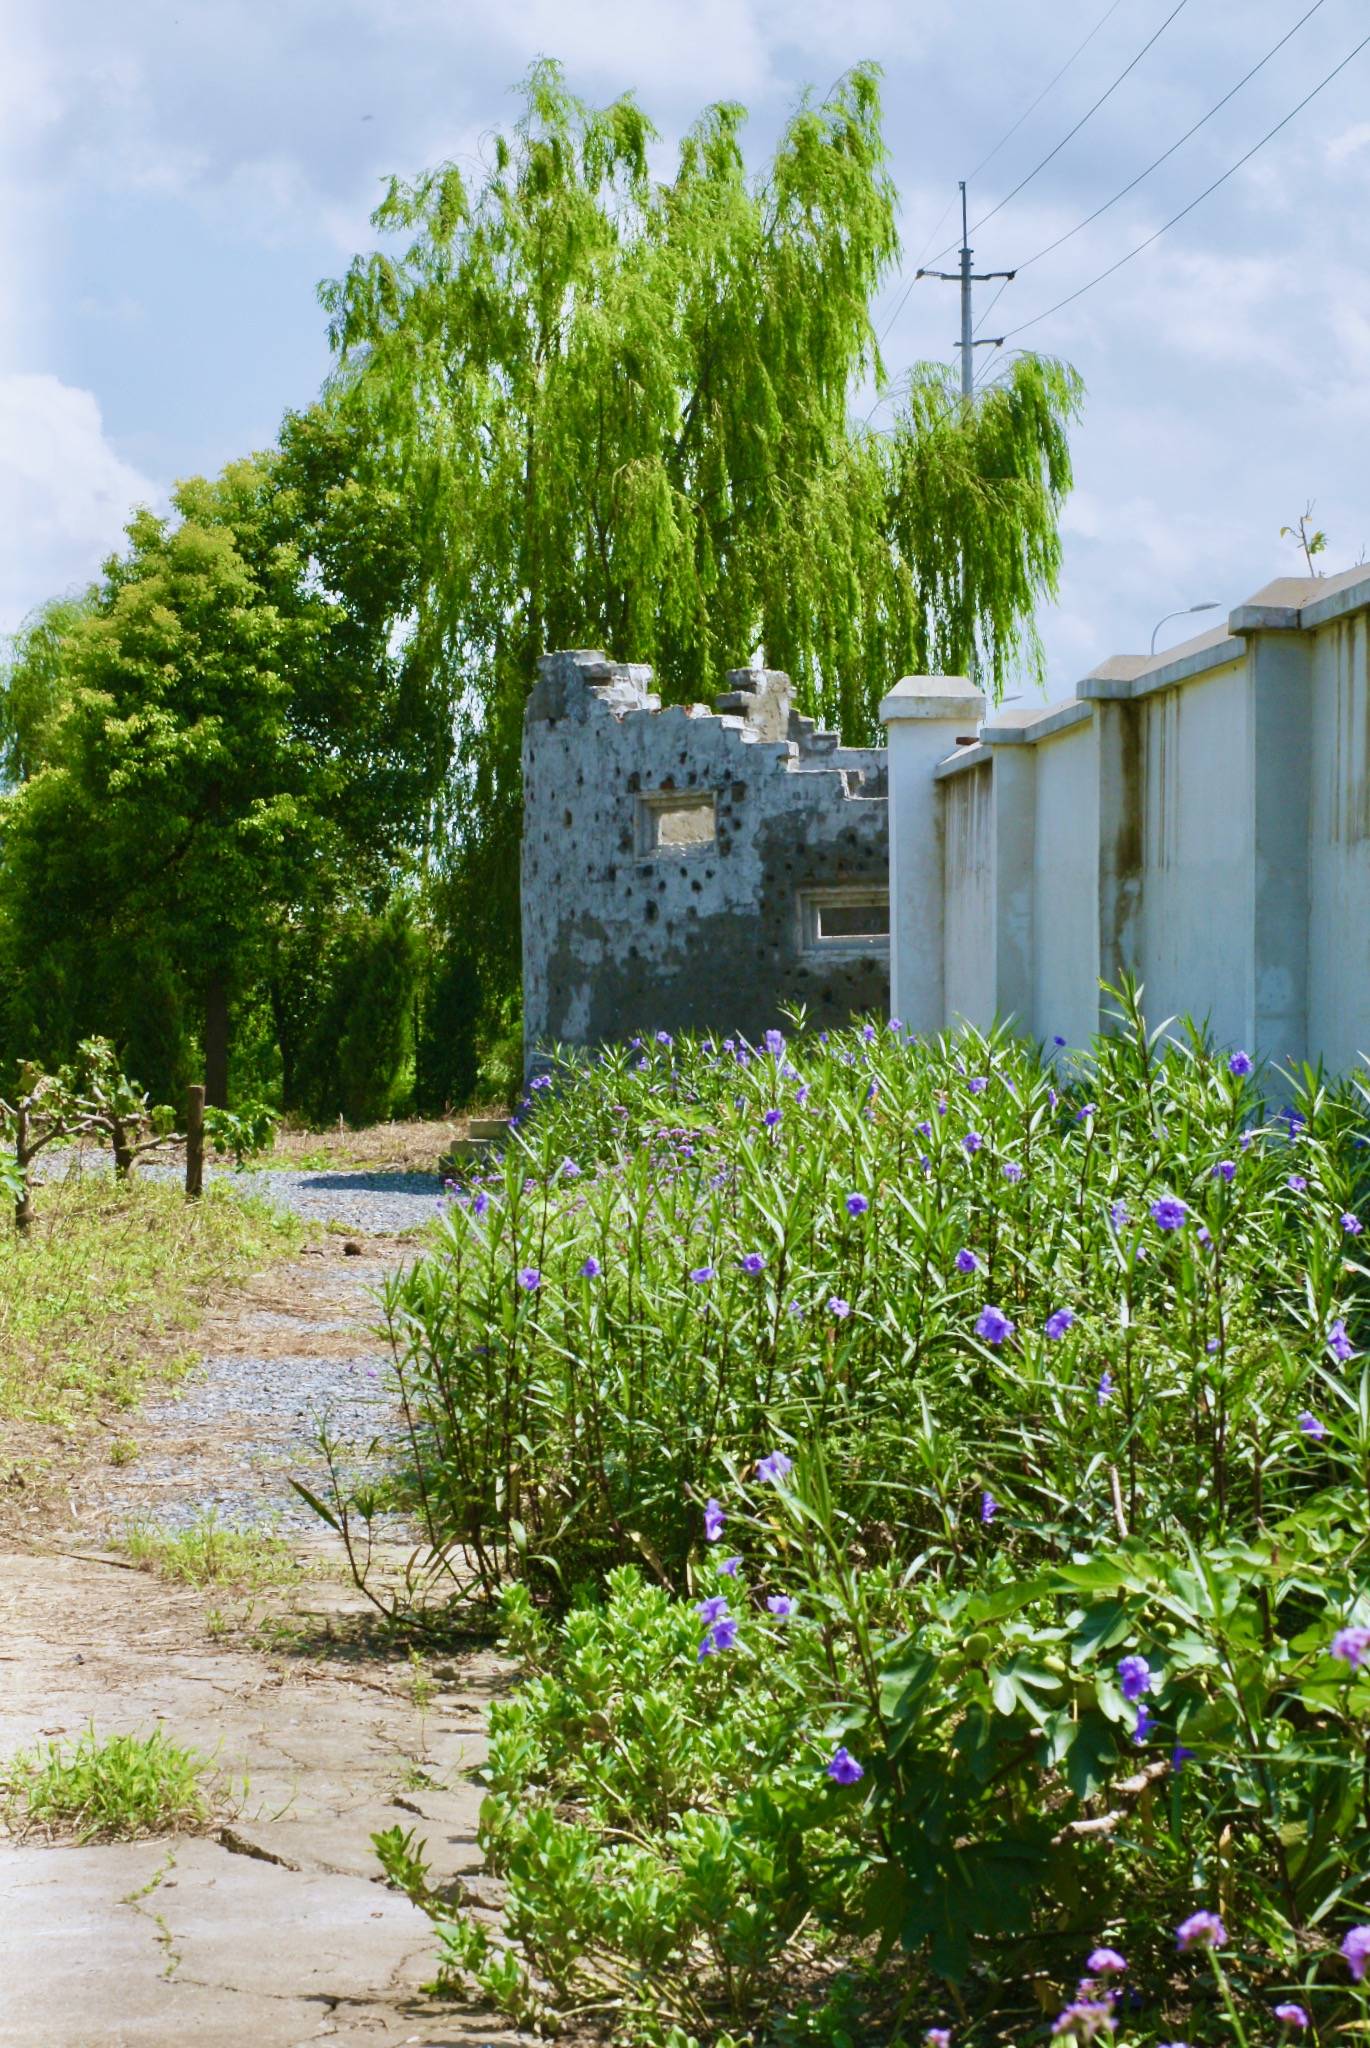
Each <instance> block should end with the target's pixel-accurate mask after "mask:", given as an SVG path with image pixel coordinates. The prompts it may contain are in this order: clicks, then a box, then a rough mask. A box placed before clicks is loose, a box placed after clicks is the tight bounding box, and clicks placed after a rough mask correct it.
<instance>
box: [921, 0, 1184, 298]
mask: <svg viewBox="0 0 1370 2048" xmlns="http://www.w3.org/2000/svg"><path fill="white" fill-rule="evenodd" d="M1188 5H1189V0H1177V5H1176V6H1174V7H1172V8H1171V10H1170V12H1169V14H1167V16H1166V18H1165V20H1164V21H1163V22H1162V23H1161V25H1160V27H1159V28H1158V29H1157V30H1156V31H1155V33H1154V34H1153V35H1151V36H1148V38H1147V40H1146V41H1145V42H1144V43H1143V44H1142V47H1141V49H1140V50H1138V52H1137V54H1136V56H1135V57H1134V58H1133V59H1132V60H1131V62H1130V63H1128V64H1125V65H1124V66H1123V68H1122V70H1121V71H1120V72H1119V73H1118V76H1117V77H1116V78H1115V79H1114V81H1113V83H1112V85H1110V86H1109V87H1108V88H1107V89H1106V90H1105V91H1104V92H1101V93H1100V95H1099V97H1098V99H1097V100H1095V102H1094V104H1093V106H1092V107H1089V108H1087V109H1086V111H1085V112H1084V113H1083V114H1081V116H1080V118H1079V120H1078V121H1077V122H1076V123H1075V126H1074V127H1073V128H1071V129H1069V130H1068V131H1067V133H1066V134H1064V135H1063V136H1062V137H1061V139H1060V141H1059V142H1058V143H1057V144H1056V146H1055V148H1054V149H1049V150H1048V151H1047V153H1046V155H1045V156H1044V157H1043V158H1042V159H1041V161H1040V162H1039V163H1035V164H1034V165H1033V167H1032V169H1031V170H1030V171H1029V172H1028V174H1027V176H1026V177H1025V178H1020V179H1019V180H1018V183H1017V184H1016V185H1015V186H1014V188H1013V190H1012V191H1011V192H1006V193H1005V194H1004V196H1003V198H1002V199H1001V200H999V201H998V202H997V204H996V205H994V206H991V208H990V209H989V212H988V213H982V214H981V215H980V218H979V220H977V221H976V222H975V225H974V226H973V227H972V229H971V233H972V234H973V235H974V234H978V233H979V231H980V229H981V228H982V227H983V226H984V224H985V222H986V221H987V220H993V218H994V216H995V214H996V213H1002V212H1003V210H1004V208H1005V207H1006V206H1007V205H1008V203H1009V201H1010V200H1011V199H1016V198H1017V197H1018V194H1019V193H1020V192H1021V191H1023V189H1024V188H1025V187H1026V186H1028V185H1030V184H1031V183H1032V181H1033V179H1034V178H1035V177H1036V176H1037V174H1038V172H1039V171H1044V170H1045V169H1046V167H1047V165H1048V164H1049V163H1050V162H1051V160H1052V158H1053V157H1057V156H1059V155H1060V154H1061V151H1062V150H1063V149H1064V148H1065V146H1066V144H1067V143H1068V142H1071V141H1073V140H1074V138H1075V137H1076V136H1077V135H1078V134H1079V132H1080V130H1081V129H1082V128H1083V127H1084V125H1085V123H1086V122H1087V121H1091V120H1093V118H1094V116H1095V115H1096V114H1097V113H1098V111H1099V109H1100V107H1102V106H1103V105H1104V103H1105V101H1106V100H1110V99H1112V97H1113V95H1114V93H1115V92H1116V91H1117V90H1118V87H1119V86H1120V85H1121V84H1122V82H1123V80H1124V79H1125V78H1126V77H1127V76H1128V74H1129V72H1132V71H1135V70H1136V68H1137V66H1138V65H1139V64H1140V63H1141V61H1142V59H1143V57H1145V55H1146V53H1147V51H1148V50H1149V49H1151V48H1152V46H1153V45H1154V44H1155V43H1157V42H1159V41H1160V39H1161V37H1162V36H1163V35H1164V34H1165V32H1166V30H1167V29H1168V28H1169V27H1170V24H1171V22H1172V21H1174V19H1175V17H1176V15H1177V14H1179V13H1181V12H1182V11H1183V9H1184V8H1186V7H1187V6H1188ZM955 247H956V244H955V243H954V242H948V244H947V247H946V249H939V250H938V252H937V254H936V255H935V256H934V257H933V259H932V261H933V262H934V263H940V262H941V260H942V258H943V257H944V256H945V255H946V254H947V251H948V250H950V249H954V248H955Z"/></svg>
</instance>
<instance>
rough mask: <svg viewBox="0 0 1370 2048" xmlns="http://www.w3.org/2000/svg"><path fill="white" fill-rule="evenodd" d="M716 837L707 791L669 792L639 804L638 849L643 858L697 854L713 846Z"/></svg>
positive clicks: (647, 798) (710, 793)
mask: <svg viewBox="0 0 1370 2048" xmlns="http://www.w3.org/2000/svg"><path fill="white" fill-rule="evenodd" d="M715 837H716V828H715V821H714V799H713V793H712V791H710V790H703V791H699V792H696V791H694V790H691V791H689V792H688V793H677V792H676V791H674V790H669V791H665V792H663V793H662V794H661V795H659V796H645V797H642V798H641V799H640V800H639V803H638V848H639V851H640V852H642V853H644V854H653V853H671V854H674V853H700V852H703V851H705V850H706V849H708V848H711V847H712V846H713V844H714V840H715Z"/></svg>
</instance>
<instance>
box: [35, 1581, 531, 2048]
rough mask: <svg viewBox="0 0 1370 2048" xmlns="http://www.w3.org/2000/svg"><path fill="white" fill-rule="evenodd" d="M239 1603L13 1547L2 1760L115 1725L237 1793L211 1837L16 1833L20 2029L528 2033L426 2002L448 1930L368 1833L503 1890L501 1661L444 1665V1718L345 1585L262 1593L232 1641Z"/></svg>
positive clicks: (81, 2035)
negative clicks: (482, 1771) (407, 1893)
mask: <svg viewBox="0 0 1370 2048" xmlns="http://www.w3.org/2000/svg"><path fill="white" fill-rule="evenodd" d="M224 1600H225V1596H224V1595H223V1593H222V1591H220V1592H218V1593H211V1594H208V1595H207V1594H205V1593H201V1592H196V1591H189V1590H184V1589H180V1588H175V1587H170V1586H167V1585H165V1584H163V1583H162V1582H160V1581H158V1580H156V1579H153V1578H150V1577H148V1576H147V1575H145V1574H143V1573H134V1572H127V1571H123V1570H121V1569H119V1568H118V1567H117V1566H116V1565H114V1564H111V1563H104V1562H99V1561H97V1554H96V1553H90V1554H89V1555H88V1556H87V1557H74V1556H61V1555H45V1554H33V1553H10V1554H7V1555H4V1556H0V1639H2V1640H3V1641H4V1645H5V1649H4V1659H3V1662H0V1757H4V1756H8V1755H10V1754H12V1753H13V1751H14V1750H15V1749H17V1748H19V1747H26V1746H30V1745H32V1744H34V1743H36V1742H41V1741H43V1740H45V1739H53V1740H58V1741H61V1740H64V1739H65V1740H69V1739H71V1738H72V1737H74V1736H76V1735H78V1734H79V1733H80V1732H81V1730H82V1729H84V1728H85V1727H87V1726H88V1725H90V1724H92V1723H93V1724H94V1725H95V1727H96V1728H97V1730H98V1731H99V1732H100V1733H101V1734H114V1733H117V1732H120V1731H124V1730H127V1731H136V1732H139V1733H146V1732H148V1731H149V1730H151V1729H153V1728H156V1727H160V1728H162V1729H163V1730H164V1732H165V1733H166V1735H167V1736H168V1738H169V1739H170V1740H173V1741H176V1742H178V1743H181V1744H184V1745H186V1746H188V1747H190V1748H193V1749H197V1750H199V1751H200V1752H201V1753H202V1754H203V1755H205V1756H207V1757H209V1758H210V1759H211V1760H212V1762H213V1765H214V1789H215V1794H216V1800H217V1802H218V1806H219V1811H218V1812H217V1813H216V1816H215V1820H214V1823H213V1825H212V1827H211V1829H210V1830H209V1832H208V1834H207V1835H204V1836H194V1835H181V1836H177V1837H174V1838H171V1839H168V1840H160V1841H153V1842H136V1843H129V1844H101V1845H91V1846H87V1847H78V1846H75V1845H72V1844H69V1843H59V1844H56V1845H51V1846H49V1845H46V1844H44V1843H43V1842H42V1841H41V1840H39V1839H38V1838H36V1837H32V1836H31V1837H29V1838H28V1839H27V1840H24V1841H20V1842H11V1844H10V1845H8V1846H4V1847H0V1890H2V1891H3V1896H4V1898H5V1902H6V1910H5V1912H4V1914H2V1915H0V2044H3V2048H10V2044H14V2048H21V2044H22V2048H95V2044H97V2043H98V2044H106V2043H107V2044H109V2048H123V2044H124V2043H128V2044H130V2048H132V2044H134V2043H136V2044H137V2048H182V2044H184V2043H185V2042H188V2041H194V2042H195V2043H196V2044H197V2048H218V2044H220V2043H222V2044H223V2048H230V2044H231V2048H239V2044H243V2043H248V2042H250V2043H252V2044H254V2048H278V2044H279V2048H287V2044H294V2043H296V2042H306V2041H314V2040H327V2041H338V2040H344V2041H350V2040H356V2041H358V2042H360V2041H368V2042H371V2041H376V2042H391V2041H393V2042H401V2041H406V2042H414V2043H423V2044H428V2048H436V2044H439V2043H443V2042H454V2043H455V2042H462V2043H472V2042H477V2041H497V2040H498V2041H504V2040H511V2039H514V2038H516V2037H514V2036H511V2035H507V2034H505V2033H503V2032H502V2031H500V2028H499V2025H498V2023H492V2021H491V2019H490V2018H489V2017H488V2016H486V2017H484V2018H482V2016H481V2015H479V2014H477V2013H467V2014H462V2013H460V2012H458V2013H455V2014H453V2013H452V2012H451V2011H450V2010H449V2009H445V2008H441V2007H438V2008H435V2007H433V2006H432V2005H431V2004H430V2003H429V2002H428V2001H427V2000H425V1999H424V1998H423V1997H422V1995H421V1992H420V1986H421V1985H422V1984H423V1983H424V1982H425V1981H427V1980H428V1979H429V1978H430V1977H431V1975H432V1968H433V1952H434V1943H433V1938H432V1931H431V1929H430V1928H429V1925H428V1922H427V1920H426V1919H425V1918H424V1916H423V1915H422V1914H420V1913H418V1912H417V1911H416V1910H415V1909H414V1908H413V1907H412V1906H410V1905H409V1903H408V1901H407V1900H405V1899H402V1898H400V1897H399V1896H398V1895H397V1894H395V1893H394V1892H392V1891H390V1890H388V1889H387V1887H386V1886H385V1885H384V1884H383V1883H382V1882H380V1876H379V1867H378V1865H377V1863H376V1860H375V1856H374V1852H373V1851H372V1848H371V1842H370V1837H371V1834H372V1833H373V1832H375V1831H378V1830H380V1829H382V1828H386V1827H391V1826H394V1825H395V1824H397V1823H398V1824H399V1825H400V1826H402V1827H410V1826H412V1827H415V1828H416V1829H417V1830H418V1833H419V1835H420V1836H421V1837H422V1838H424V1839H426V1841H427V1844H428V1854H429V1856H430V1858H431V1860H432V1862H433V1865H434V1868H435V1870H436V1872H437V1873H438V1875H439V1877H440V1879H442V1880H443V1881H444V1882H453V1883H458V1882H459V1883H461V1884H462V1885H463V1886H464V1887H465V1889H466V1892H467V1896H468V1897H469V1899H470V1901H471V1902H472V1903H473V1904H477V1905H481V1904H484V1905H488V1904H490V1903H491V1902H492V1900H493V1893H492V1890H491V1888H490V1886H489V1884H488V1881H486V1880H484V1879H483V1878H482V1877H481V1875H480V1870H481V1865H480V1856H479V1852H478V1850H477V1847H476V1840H475V1837H476V1819H477V1813H478V1809H479V1802H480V1797H481V1793H480V1788H479V1786H478V1785H476V1784H475V1783H474V1782H473V1780H472V1777H471V1772H472V1770H473V1768H474V1766H475V1765H476V1764H478V1763H479V1762H480V1760H481V1758H482V1757H483V1755H484V1734H483V1709H484V1705H485V1703H486V1701H487V1700H488V1698H489V1696H490V1694H491V1692H492V1690H496V1689H499V1688H500V1687H502V1686H503V1685H504V1684H505V1683H506V1682H507V1674H506V1672H505V1671H504V1669H503V1667H502V1666H501V1665H500V1664H499V1663H498V1662H497V1661H496V1660H495V1659H494V1658H493V1657H491V1656H489V1655H477V1656H472V1657H469V1658H464V1659H463V1660H462V1661H461V1662H460V1664H451V1663H445V1662H443V1661H442V1660H436V1661H435V1663H434V1666H433V1672H432V1676H433V1680H434V1682H435V1685H436V1687H437V1692H436V1697H435V1698H434V1699H433V1700H432V1701H431V1703H429V1704H428V1705H427V1706H426V1708H425V1709H424V1711H423V1712H420V1711H419V1709H418V1707H416V1705H415V1704H414V1701H413V1697H412V1692H413V1687H412V1678H411V1674H410V1670H409V1667H408V1665H407V1663H406V1662H405V1661H404V1660H403V1659H401V1658H399V1657H398V1656H394V1657H390V1658H387V1657H386V1656H385V1655H383V1654H377V1651H376V1646H375V1644H374V1641H371V1639H370V1637H369V1634H368V1632H367V1630H366V1628H365V1624H364V1617H363V1616H362V1614H361V1612H360V1610H359V1608H358V1605H357V1601H356V1599H355V1596H354V1595H352V1594H351V1593H350V1591H348V1590H346V1589H344V1588H343V1586H342V1585H341V1584H339V1583H338V1582H337V1581H336V1580H334V1581H322V1582H317V1581H316V1582H310V1583H308V1584H307V1585H306V1586H304V1587H302V1588H300V1589H299V1590H298V1591H297V1592H295V1591H292V1593H291V1594H290V1595H289V1597H288V1599H285V1600H282V1599H281V1598H279V1597H277V1598H276V1599H274V1600H272V1599H268V1598H265V1597H263V1598H262V1599H261V1600H259V1601H258V1602H257V1603H256V1607H257V1610H258V1611H257V1617H256V1618H257V1620H258V1622H259V1624H260V1633H258V1632H257V1631H255V1630H253V1628H252V1627H251V1617H249V1628H248V1630H247V1631H246V1633H235V1635H234V1637H233V1639H232V1640H231V1642H230V1643H228V1644H224V1643H222V1642H210V1641H209V1640H207V1638H206V1634H205V1621H206V1612H207V1610H208V1608H209V1607H211V1606H212V1605H216V1604H218V1605H222V1604H224ZM227 1604H229V1605H230V1606H232V1607H233V1608H234V1609H235V1611H236V1610H238V1609H241V1608H243V1607H244V1604H245V1603H243V1602H241V1601H238V1602H234V1601H229V1602H228V1603H227ZM369 1641H370V1654H363V1650H364V1648H365V1647H366V1646H367V1644H368V1642H369ZM272 1644H278V1645H279V1647H278V1648H275V1649H273V1648H271V1647H268V1646H269V1645H272ZM420 1772H421V1773H422V1774H423V1776H424V1777H425V1778H426V1779H428V1780H431V1781H432V1782H431V1783H426V1784H419V1783H416V1782H413V1781H414V1780H415V1779H416V1778H417V1775H418V1774H419V1773H420ZM221 1831H222V1832H221ZM271 1858H275V1859H278V1860H276V1861H271V1860H268V1859H271Z"/></svg>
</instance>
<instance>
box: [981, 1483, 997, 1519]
mask: <svg viewBox="0 0 1370 2048" xmlns="http://www.w3.org/2000/svg"><path fill="white" fill-rule="evenodd" d="M998 1512H999V1503H998V1501H997V1500H996V1499H995V1498H994V1495H993V1494H992V1493H990V1492H989V1491H988V1490H986V1491H985V1492H984V1493H982V1494H981V1496H980V1520H981V1521H982V1522H984V1523H986V1524H988V1523H990V1522H992V1521H993V1520H994V1517H995V1516H996V1515H997V1514H998Z"/></svg>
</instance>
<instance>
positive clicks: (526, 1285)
mask: <svg viewBox="0 0 1370 2048" xmlns="http://www.w3.org/2000/svg"><path fill="white" fill-rule="evenodd" d="M541 1285H542V1275H541V1273H539V1271H538V1269H537V1267H536V1266H520V1267H519V1286H520V1287H521V1288H522V1289H523V1291H524V1293H525V1294H536V1293H537V1291H538V1289H539V1287H541Z"/></svg>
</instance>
